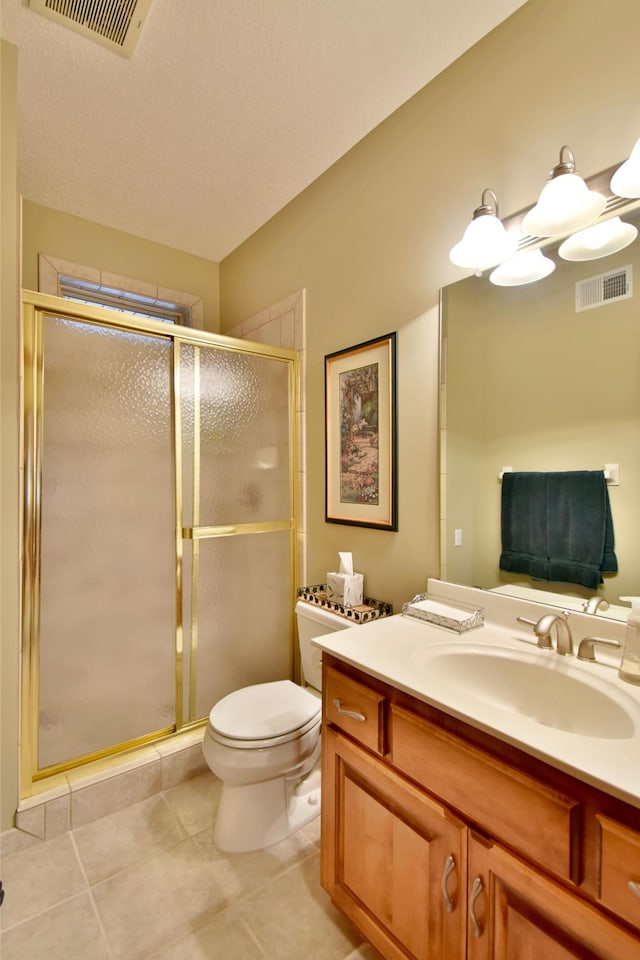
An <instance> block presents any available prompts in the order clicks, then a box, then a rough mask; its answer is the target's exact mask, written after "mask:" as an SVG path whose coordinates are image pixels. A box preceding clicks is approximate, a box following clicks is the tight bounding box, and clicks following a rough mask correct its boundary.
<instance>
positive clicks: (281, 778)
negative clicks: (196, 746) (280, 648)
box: [202, 600, 356, 853]
mask: <svg viewBox="0 0 640 960" xmlns="http://www.w3.org/2000/svg"><path fill="white" fill-rule="evenodd" d="M296 618H297V622H298V636H299V640H300V658H301V662H302V673H303V677H304V681H305V683H306V684H307V687H306V688H305V687H301V686H298V685H297V684H295V683H293V682H292V681H291V680H275V681H273V682H271V683H258V684H255V685H254V686H250V687H244V688H243V689H241V690H236V691H235V692H234V693H230V694H229V695H228V696H226V697H223V699H222V700H220V701H218V703H216V704H215V706H214V707H213V709H212V710H211V713H210V714H209V723H208V724H207V729H206V731H205V735H204V740H203V742H202V750H203V753H204V758H205V760H206V761H207V764H208V766H209V768H210V769H211V770H212V771H213V773H215V774H216V776H217V777H219V778H220V779H221V780H222V793H221V795H220V804H219V807H218V814H217V817H216V824H215V830H214V841H215V843H216V846H217V847H218V848H219V849H220V850H223V851H225V852H228V853H242V852H246V851H248V850H259V849H261V848H262V847H266V846H269V845H270V844H272V843H277V842H278V841H280V840H284V838H285V837H288V836H290V834H292V833H294V832H295V831H296V830H298V829H299V828H300V827H303V826H304V825H305V824H306V823H309V822H310V821H311V820H313V819H314V818H315V817H317V816H318V814H319V812H320V722H321V719H322V703H321V699H320V687H321V682H322V680H321V677H322V671H321V652H320V650H318V649H317V647H314V646H312V644H311V640H312V639H313V638H314V637H320V636H322V635H323V634H325V633H332V632H333V631H334V630H344V629H346V628H349V627H353V626H356V624H355V623H353V621H350V620H345V619H344V617H340V616H338V615H337V614H336V613H331V612H330V611H329V610H325V609H323V608H322V607H318V606H314V605H313V604H310V603H305V602H304V601H302V600H299V601H298V603H297V604H296Z"/></svg>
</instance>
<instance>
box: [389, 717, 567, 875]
mask: <svg viewBox="0 0 640 960" xmlns="http://www.w3.org/2000/svg"><path fill="white" fill-rule="evenodd" d="M390 729H391V759H392V762H393V764H394V766H395V767H397V768H398V769H400V770H402V771H403V772H404V773H406V774H407V775H408V776H410V777H411V778H412V779H414V780H417V781H419V782H420V783H421V784H422V785H423V786H424V787H425V789H426V790H429V791H430V792H431V793H433V794H435V795H436V796H437V797H438V798H439V799H440V800H441V801H443V802H444V803H446V804H448V805H450V806H452V807H453V808H454V809H455V810H456V811H458V812H460V813H461V814H463V816H464V817H465V818H466V819H468V820H470V821H471V822H472V823H473V824H476V825H477V826H478V827H479V828H480V829H481V830H485V831H487V832H488V833H489V834H490V835H491V836H492V837H494V838H495V839H496V840H500V841H502V842H503V843H505V844H507V845H508V846H510V847H511V848H512V849H514V850H516V851H518V852H519V853H522V854H523V855H524V856H526V857H528V858H529V859H530V860H533V861H535V862H536V863H538V864H540V866H541V867H542V868H543V869H545V870H548V871H550V872H552V873H555V874H556V875H557V876H559V877H563V878H565V879H567V880H572V881H573V882H574V883H578V882H579V879H580V878H579V875H578V864H579V853H580V813H581V810H580V804H579V803H577V802H576V801H574V800H572V799H571V798H569V797H566V796H564V795H563V794H561V793H559V792H558V791H556V790H553V789H552V788H551V787H549V786H547V785H546V784H544V783H541V782H540V781H538V780H536V779H534V778H533V777H529V776H528V775H527V774H523V773H521V772H520V771H518V770H514V769H512V768H511V767H509V766H508V765H507V764H504V763H502V762H501V761H500V760H497V759H496V758H495V757H492V756H491V755H490V754H487V753H484V752H483V751H482V750H479V749H478V748H476V747H473V746H471V745H470V744H468V743H466V741H464V740H461V739H460V738H459V737H456V736H455V735H453V734H450V733H448V732H446V731H444V730H442V729H441V728H440V727H438V726H436V725H435V724H432V723H430V722H429V721H428V720H425V719H423V718H422V717H418V716H416V715H415V714H413V713H411V712H409V711H408V710H405V709H403V708H402V707H396V706H392V707H391V721H390Z"/></svg>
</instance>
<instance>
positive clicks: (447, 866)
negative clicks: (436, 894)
mask: <svg viewBox="0 0 640 960" xmlns="http://www.w3.org/2000/svg"><path fill="white" fill-rule="evenodd" d="M455 868H456V861H455V860H454V859H453V855H452V854H449V856H448V857H447V859H446V860H445V862H444V870H443V871H442V880H441V881H440V889H441V890H442V897H443V899H444V905H445V908H446V910H447V913H451V912H452V911H453V908H454V907H455V903H454V902H453V900H452V899H451V897H450V896H449V891H448V890H447V880H448V879H449V877H450V876H451V874H452V873H453V871H454V870H455Z"/></svg>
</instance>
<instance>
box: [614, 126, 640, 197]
mask: <svg viewBox="0 0 640 960" xmlns="http://www.w3.org/2000/svg"><path fill="white" fill-rule="evenodd" d="M611 190H612V191H613V193H615V194H616V196H618V197H629V198H630V199H635V198H636V197H640V140H638V142H637V143H636V145H635V147H634V148H633V150H632V151H631V156H630V157H629V159H628V160H625V162H624V163H623V164H622V165H621V166H619V167H618V169H617V170H616V172H615V173H614V175H613V176H612V177H611Z"/></svg>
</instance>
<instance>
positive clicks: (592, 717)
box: [420, 643, 640, 739]
mask: <svg viewBox="0 0 640 960" xmlns="http://www.w3.org/2000/svg"><path fill="white" fill-rule="evenodd" d="M421 652H422V653H423V654H425V653H426V656H424V658H423V657H421V658H420V659H421V660H422V664H421V665H422V666H424V667H425V668H426V669H427V670H428V671H429V673H430V675H431V677H432V678H433V679H434V680H435V681H437V683H438V684H439V685H440V684H443V685H447V686H448V687H449V688H450V689H454V688H455V690H456V693H457V694H463V696H464V698H465V700H466V701H473V702H475V703H476V704H477V703H482V704H485V705H486V706H490V707H494V708H498V709H500V710H504V711H508V712H511V713H516V714H519V715H520V716H523V717H526V718H528V719H530V720H532V721H534V722H535V723H538V724H542V725H543V726H547V727H552V728H554V729H556V730H562V731H564V732H566V733H573V734H577V735H579V736H584V737H599V738H605V739H627V738H630V737H633V736H634V734H635V733H636V731H637V730H640V707H639V706H638V705H637V704H635V703H634V702H633V701H630V700H629V698H628V697H627V695H626V694H625V693H624V691H623V690H620V689H618V687H617V685H616V684H615V683H609V682H607V681H606V680H601V679H600V678H599V677H596V676H593V677H589V676H588V675H585V676H583V675H582V673H583V670H582V669H581V668H577V667H575V666H574V665H572V664H571V663H567V662H566V661H565V660H564V659H563V658H561V657H559V656H558V655H557V654H555V653H552V652H549V653H542V652H535V653H529V652H526V651H522V652H521V651H519V650H512V649H511V648H506V647H504V648H499V647H484V646H483V645H481V644H469V643H464V644H461V645H460V646H455V647H450V646H447V648H446V649H442V648H439V649H432V650H431V651H425V650H423V651H421ZM584 672H585V674H586V668H585V670H584Z"/></svg>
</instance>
